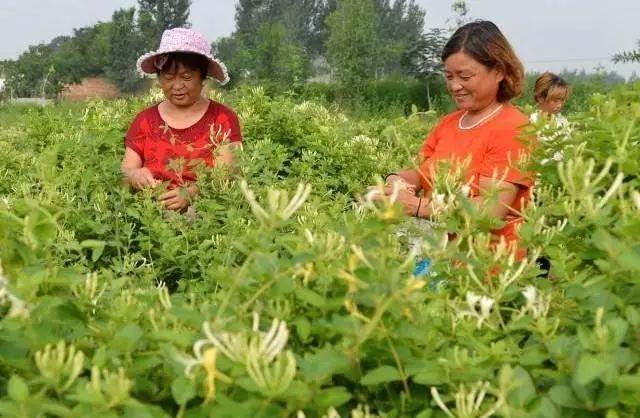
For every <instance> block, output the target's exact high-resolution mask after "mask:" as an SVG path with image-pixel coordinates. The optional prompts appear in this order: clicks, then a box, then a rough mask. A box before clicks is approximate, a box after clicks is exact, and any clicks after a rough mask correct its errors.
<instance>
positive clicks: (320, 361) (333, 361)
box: [300, 347, 350, 380]
mask: <svg viewBox="0 0 640 418" xmlns="http://www.w3.org/2000/svg"><path fill="white" fill-rule="evenodd" d="M349 367H350V364H349V359H348V358H347V357H346V356H345V355H344V353H343V352H341V351H339V350H338V349H336V348H333V347H325V348H323V349H322V350H320V351H318V352H317V353H315V354H310V355H309V354H307V355H305V357H304V358H303V359H302V361H301V362H300V371H301V372H302V374H303V375H304V377H305V378H306V379H308V380H318V379H322V378H326V377H328V376H330V375H333V374H337V373H341V372H345V371H347V370H349Z"/></svg>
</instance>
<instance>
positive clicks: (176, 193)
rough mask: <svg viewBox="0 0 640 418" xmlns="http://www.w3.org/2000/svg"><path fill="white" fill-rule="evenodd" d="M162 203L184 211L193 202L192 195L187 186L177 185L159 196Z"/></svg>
mask: <svg viewBox="0 0 640 418" xmlns="http://www.w3.org/2000/svg"><path fill="white" fill-rule="evenodd" d="M158 199H159V200H160V204H161V205H162V206H163V207H164V208H165V209H169V210H175V211H180V212H182V211H183V210H185V209H187V208H188V207H189V204H191V196H190V194H189V191H188V190H187V189H186V188H182V187H176V188H175V189H173V190H169V191H168V192H166V193H163V194H161V195H160V197H159V198H158Z"/></svg>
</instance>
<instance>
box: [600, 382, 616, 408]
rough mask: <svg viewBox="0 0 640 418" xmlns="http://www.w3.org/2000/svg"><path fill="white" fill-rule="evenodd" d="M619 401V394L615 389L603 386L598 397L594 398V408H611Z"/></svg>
mask: <svg viewBox="0 0 640 418" xmlns="http://www.w3.org/2000/svg"><path fill="white" fill-rule="evenodd" d="M619 400H620V392H619V391H618V389H617V388H614V387H610V386H605V387H604V388H602V390H601V391H600V393H599V394H598V397H597V398H596V407H598V408H602V409H604V408H613V407H615V406H616V405H617V404H618V401H619Z"/></svg>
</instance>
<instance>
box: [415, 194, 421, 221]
mask: <svg viewBox="0 0 640 418" xmlns="http://www.w3.org/2000/svg"><path fill="white" fill-rule="evenodd" d="M420 206H422V198H420V200H419V201H418V209H416V218H418V217H419V216H418V215H419V214H420Z"/></svg>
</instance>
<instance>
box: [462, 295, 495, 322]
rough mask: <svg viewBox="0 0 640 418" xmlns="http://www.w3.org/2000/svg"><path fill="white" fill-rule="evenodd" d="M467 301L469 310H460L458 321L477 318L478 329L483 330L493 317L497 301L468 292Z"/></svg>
mask: <svg viewBox="0 0 640 418" xmlns="http://www.w3.org/2000/svg"><path fill="white" fill-rule="evenodd" d="M466 300H467V306H468V309H462V310H458V313H457V319H461V318H467V317H471V318H475V319H476V321H477V327H478V329H481V328H482V324H483V323H484V322H485V321H486V320H487V319H489V317H490V316H491V308H492V307H493V305H494V304H495V303H496V301H495V299H492V298H490V297H488V296H478V295H476V294H475V293H473V292H467V296H466Z"/></svg>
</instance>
